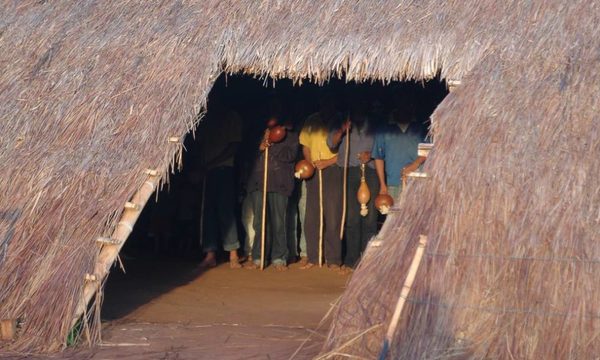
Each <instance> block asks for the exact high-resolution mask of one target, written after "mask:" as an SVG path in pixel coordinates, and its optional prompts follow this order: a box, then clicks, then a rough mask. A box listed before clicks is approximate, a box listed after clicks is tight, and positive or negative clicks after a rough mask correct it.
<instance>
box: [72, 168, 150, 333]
mask: <svg viewBox="0 0 600 360" xmlns="http://www.w3.org/2000/svg"><path fill="white" fill-rule="evenodd" d="M144 173H145V174H147V175H148V179H147V180H146V181H145V182H144V183H143V184H142V186H141V187H140V188H139V189H138V191H137V192H136V193H135V194H134V195H133V197H132V198H131V200H130V201H129V202H130V203H132V204H136V205H137V210H136V209H131V208H129V210H128V211H124V212H123V214H122V215H121V219H120V221H119V223H118V224H117V226H116V228H115V230H114V231H113V233H112V235H111V236H110V238H109V239H110V244H111V245H114V246H103V247H102V249H101V250H100V253H99V254H98V257H97V258H96V265H95V267H94V271H93V272H92V274H93V275H90V276H89V277H88V276H85V277H84V279H85V280H86V281H85V285H84V289H83V295H82V296H81V299H80V301H79V303H78V304H77V307H76V308H75V313H74V314H73V315H74V316H73V322H72V325H75V323H77V320H78V319H79V318H80V317H81V315H82V314H83V313H84V311H85V309H86V307H87V305H88V303H89V302H90V300H92V297H93V296H94V294H95V293H96V292H97V291H98V288H99V287H100V286H101V284H102V280H104V278H105V277H106V275H108V272H109V270H110V267H111V266H112V264H113V263H114V262H115V261H116V259H117V257H118V255H119V251H121V248H122V247H123V244H124V243H125V241H126V240H127V237H129V234H131V231H132V230H133V226H134V225H135V222H136V221H137V219H138V218H139V217H140V214H141V212H142V209H143V208H144V206H145V205H146V203H147V202H148V199H150V197H151V196H152V194H153V193H154V190H155V189H156V188H157V187H158V182H159V180H160V178H159V176H158V171H157V170H154V169H147V170H146V171H144ZM100 239H103V238H98V239H97V241H100ZM100 242H102V241H100ZM92 277H93V278H94V281H90V280H91V278H92Z"/></svg>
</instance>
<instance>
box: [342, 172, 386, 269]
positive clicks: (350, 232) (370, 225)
mask: <svg viewBox="0 0 600 360" xmlns="http://www.w3.org/2000/svg"><path fill="white" fill-rule="evenodd" d="M365 180H366V182H367V185H368V186H369V190H370V192H371V200H369V202H368V203H367V208H368V209H369V213H368V214H367V216H361V215H360V203H359V202H358V200H357V199H356V192H357V191H358V187H359V186H360V167H357V166H354V167H349V168H348V188H347V189H348V192H347V196H348V198H347V208H346V209H347V210H346V211H347V212H346V227H345V229H344V235H345V238H346V256H345V258H344V265H346V266H350V267H355V266H356V264H357V263H358V260H359V259H360V255H361V254H362V252H363V251H364V250H365V248H366V246H367V243H368V242H369V240H370V239H371V237H373V236H374V235H375V234H377V209H375V197H376V196H377V194H379V181H378V179H377V173H376V172H375V170H374V169H371V168H368V167H367V168H366V169H365Z"/></svg>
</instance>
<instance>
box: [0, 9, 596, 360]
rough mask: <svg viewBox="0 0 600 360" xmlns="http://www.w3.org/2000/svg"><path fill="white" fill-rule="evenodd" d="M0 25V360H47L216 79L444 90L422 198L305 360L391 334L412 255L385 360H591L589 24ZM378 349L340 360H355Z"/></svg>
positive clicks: (561, 19) (284, 18)
mask: <svg viewBox="0 0 600 360" xmlns="http://www.w3.org/2000/svg"><path fill="white" fill-rule="evenodd" d="M0 9H2V10H0V50H1V51H0V69H2V70H3V71H2V74H0V164H3V165H2V167H1V168H2V176H1V177H0V215H1V216H2V220H1V222H0V304H1V305H0V319H6V318H22V319H23V320H24V323H23V328H22V329H21V333H20V336H19V338H18V339H17V341H16V342H15V343H13V344H12V345H11V348H13V349H17V350H23V349H27V350H53V349H58V348H59V347H60V346H62V345H63V344H64V339H65V337H66V334H67V332H68V330H69V328H70V326H71V323H72V321H71V320H72V314H73V312H74V309H75V307H76V304H77V302H78V301H79V299H80V297H81V293H82V289H83V286H84V283H83V276H84V274H85V273H91V272H93V269H94V263H95V259H96V256H97V254H98V247H97V245H96V242H95V239H96V238H97V237H98V236H102V235H104V236H107V235H109V234H111V233H112V230H113V229H114V227H115V225H116V223H117V221H118V219H119V216H120V214H121V212H122V211H123V204H124V202H125V201H127V200H128V199H129V198H130V197H131V196H132V195H133V194H134V193H135V192H136V191H137V190H138V189H139V188H140V187H141V186H142V184H143V183H144V181H145V179H146V175H144V173H143V171H144V169H146V168H157V169H159V170H160V172H161V173H162V174H166V173H167V172H168V171H169V169H170V166H172V164H173V163H174V161H175V160H174V159H177V155H178V153H179V152H180V151H181V146H180V145H179V144H174V143H170V142H169V141H168V138H169V137H171V136H183V134H185V133H186V132H187V131H188V130H189V129H190V128H192V127H193V125H194V123H195V121H196V119H197V114H198V112H199V111H200V109H201V108H202V106H203V104H204V103H205V99H206V95H207V93H208V91H209V89H210V87H211V84H212V82H213V81H214V80H215V79H216V78H217V76H218V75H219V74H220V73H221V72H222V71H230V72H234V71H235V72H237V71H243V72H247V73H251V74H256V75H261V76H262V75H271V76H273V77H291V78H294V79H298V80H299V79H306V78H309V79H312V80H315V81H325V80H326V79H327V78H329V77H330V76H334V75H338V76H340V75H342V76H346V77H347V78H349V79H357V80H365V81H367V80H384V81H385V80H391V79H424V78H429V77H432V76H433V75H434V74H435V73H436V72H438V71H440V72H441V74H442V76H443V77H444V78H457V79H462V83H463V85H462V87H461V88H460V89H459V90H457V91H456V92H454V93H452V94H451V95H450V96H449V97H448V98H446V100H445V101H444V102H443V103H442V105H441V106H440V108H439V109H438V110H437V111H436V113H435V114H434V116H435V141H436V145H435V149H434V152H433V155H432V157H431V158H430V159H429V160H428V162H427V172H428V173H430V174H431V175H432V178H431V179H429V180H425V181H422V182H418V183H416V182H415V183H412V184H411V185H410V187H409V189H408V195H407V196H406V197H405V198H403V199H402V201H401V203H400V205H401V210H400V212H399V213H397V214H395V215H394V216H392V217H390V219H389V220H388V221H387V222H386V225H385V228H384V230H383V233H382V235H383V239H384V246H383V247H381V248H378V249H371V250H369V254H368V256H367V257H366V259H365V261H363V263H362V265H361V268H360V269H359V271H357V272H356V273H355V275H354V277H353V280H352V282H351V283H350V287H349V290H348V292H347V293H346V295H345V296H344V297H343V298H342V300H341V305H342V307H340V309H339V311H338V313H337V317H336V320H335V322H334V325H333V328H332V332H331V336H330V339H329V341H328V344H327V345H326V348H325V350H324V351H329V350H332V349H335V348H336V347H337V346H338V345H340V344H342V343H344V342H345V341H346V340H347V339H348V336H350V335H352V334H356V332H360V331H361V330H363V329H366V328H368V327H370V326H372V325H374V324H378V323H382V324H386V323H387V321H389V316H390V312H391V311H392V310H391V308H392V307H393V305H394V304H395V300H396V298H397V294H398V293H399V288H400V287H401V283H402V282H403V280H404V276H403V271H404V269H406V267H407V264H408V263H409V262H410V260H411V258H412V253H413V249H414V247H415V244H416V239H417V235H419V234H426V235H428V237H429V241H430V244H429V245H428V250H427V254H426V257H425V260H426V262H425V263H424V264H425V266H423V267H422V269H421V271H420V272H419V274H418V276H417V281H416V285H415V289H414V290H415V291H414V292H413V293H412V295H411V298H410V299H409V304H410V306H409V308H408V309H406V312H405V314H407V315H406V316H407V317H408V315H410V317H408V319H409V320H404V323H403V326H401V327H400V329H399V332H398V336H397V339H396V341H395V345H394V347H393V350H394V351H395V354H396V355H397V356H403V357H406V358H415V357H433V356H435V355H436V354H438V353H444V352H447V351H450V350H449V349H456V348H457V347H460V346H463V347H465V351H466V352H468V353H469V354H471V355H473V356H476V357H482V356H483V357H485V356H490V357H494V356H500V357H508V355H507V354H509V353H511V354H512V355H514V356H516V357H535V358H552V357H556V356H559V357H560V356H562V357H572V358H590V357H592V355H594V354H595V355H597V354H599V353H600V348H599V347H600V345H598V344H599V343H600V342H599V341H597V339H598V338H597V336H598V332H599V331H600V319H599V317H600V308H599V306H600V301H599V299H600V279H599V278H598V277H595V276H594V274H595V273H597V272H598V270H599V269H598V264H599V263H600V260H599V259H600V242H598V235H597V234H599V233H600V218H599V216H600V210H599V204H600V181H598V179H597V176H596V174H598V173H600V143H599V141H598V139H600V134H599V132H600V129H599V127H600V121H598V120H599V119H598V113H599V110H600V109H599V101H598V99H599V96H598V95H599V94H600V89H599V85H598V84H600V82H599V80H600V79H599V78H598V77H599V75H598V74H597V71H596V69H598V64H599V63H600V44H599V42H598V41H599V40H598V39H600V33H599V30H598V27H597V25H596V24H598V23H600V15H599V14H600V11H598V7H597V4H594V3H593V2H585V1H572V2H568V3H565V2H564V1H544V2H537V3H536V2H525V1H512V2H496V1H479V2H477V3H469V4H467V3H466V2H441V1H421V2H412V1H399V2H392V1H389V2H374V1H352V2H351V1H323V2H313V1H306V0H305V1H293V2H291V1H290V2H284V1H275V0H273V1H260V2H249V3H247V2H241V1H217V0H212V1H197V2H187V1H173V2H166V3H156V2H145V1H119V2H102V3H98V2H95V1H83V2H82V1H61V2H53V1H49V2H46V1H33V0H30V1H17V0H14V1H9V0H3V1H1V2H0ZM403 219H410V221H407V220H406V221H405V220H403ZM390 249H391V250H392V251H391V252H390V251H389V250H390ZM404 249H406V252H404ZM388 254H392V255H393V256H389V255H388ZM398 254H403V256H402V257H400V258H398ZM523 257H525V258H526V259H522V258H523ZM373 293H375V294H377V296H372V295H373ZM357 309H360V310H357ZM347 310H349V311H350V312H348V311H347ZM557 329H558V330H557ZM382 333H383V331H382V329H381V327H380V328H377V329H376V330H375V331H373V332H371V333H369V334H367V336H363V337H361V338H360V339H359V341H358V342H355V344H358V345H353V346H351V347H350V348H345V349H344V352H346V353H347V352H355V353H359V354H363V355H364V354H365V353H366V354H368V355H372V354H374V353H376V352H377V350H378V344H379V343H380V340H381V334H382Z"/></svg>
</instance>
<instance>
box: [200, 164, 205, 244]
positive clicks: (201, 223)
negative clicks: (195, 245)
mask: <svg viewBox="0 0 600 360" xmlns="http://www.w3.org/2000/svg"><path fill="white" fill-rule="evenodd" d="M205 198H206V175H205V176H204V178H203V179H202V200H200V251H202V246H203V245H204V202H205V201H204V199H205Z"/></svg>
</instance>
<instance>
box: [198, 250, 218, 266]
mask: <svg viewBox="0 0 600 360" xmlns="http://www.w3.org/2000/svg"><path fill="white" fill-rule="evenodd" d="M215 266H217V258H216V257H215V253H214V252H208V253H206V256H205V257H204V260H202V262H201V263H200V265H198V267H199V268H202V269H207V268H212V267H215Z"/></svg>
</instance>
